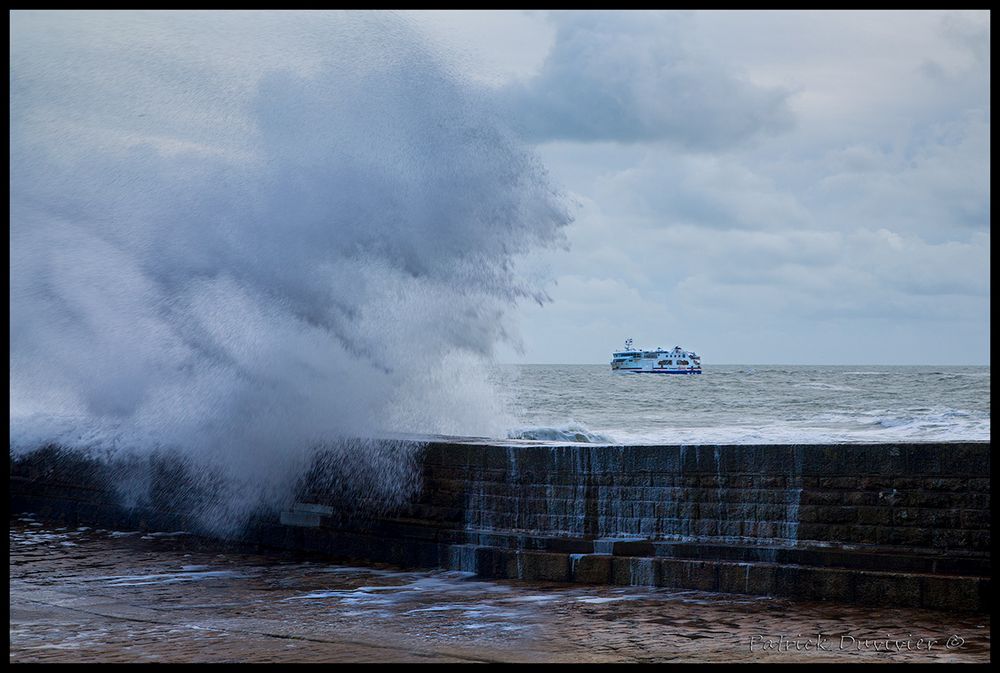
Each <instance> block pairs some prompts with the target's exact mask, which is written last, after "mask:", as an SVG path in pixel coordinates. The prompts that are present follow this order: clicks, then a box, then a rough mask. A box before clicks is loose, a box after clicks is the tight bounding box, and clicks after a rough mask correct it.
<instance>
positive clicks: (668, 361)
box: [664, 360, 674, 365]
mask: <svg viewBox="0 0 1000 673" xmlns="http://www.w3.org/2000/svg"><path fill="white" fill-rule="evenodd" d="M664 362H666V363H667V364H668V365H672V364H674V361H673V360H664Z"/></svg>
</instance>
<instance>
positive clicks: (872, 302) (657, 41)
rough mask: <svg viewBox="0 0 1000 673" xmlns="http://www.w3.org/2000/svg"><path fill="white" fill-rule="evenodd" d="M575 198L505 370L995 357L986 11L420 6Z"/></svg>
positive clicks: (539, 259)
mask: <svg viewBox="0 0 1000 673" xmlns="http://www.w3.org/2000/svg"><path fill="white" fill-rule="evenodd" d="M407 18H408V19H410V20H411V21H412V22H413V24H414V25H415V26H416V27H417V28H418V30H419V31H421V32H423V33H424V34H426V35H427V36H428V39H430V40H431V41H432V42H434V43H435V44H437V45H439V46H440V47H441V48H442V49H443V51H444V53H445V54H446V55H447V56H446V57H447V58H448V59H449V60H450V62H451V63H452V67H453V68H455V70H456V71H458V72H461V73H462V74H463V75H464V76H466V77H468V78H470V79H471V80H473V81H475V82H477V83H478V84H479V85H481V86H482V87H483V88H484V90H485V91H487V92H488V94H487V95H490V96H493V97H495V105H496V107H497V109H498V110H499V111H501V112H502V114H503V115H505V116H506V118H507V119H509V120H510V122H511V123H512V124H513V125H514V127H515V128H516V129H517V130H518V132H519V133H520V134H521V135H522V136H523V137H524V138H526V139H527V140H528V141H529V142H530V143H531V144H532V145H533V146H534V148H535V150H536V151H537V153H538V154H539V155H540V157H541V158H542V160H543V161H544V163H545V165H546V166H547V168H548V170H549V172H550V174H551V177H552V179H553V181H554V182H555V183H556V184H557V185H558V186H559V187H560V188H561V189H562V190H563V191H564V192H565V194H566V196H567V198H569V199H570V200H571V202H572V204H573V212H574V216H575V221H574V223H573V224H572V225H571V226H570V227H569V228H568V229H567V230H566V233H567V239H568V240H567V243H568V247H567V249H565V250H558V251H547V252H545V253H544V254H538V255H535V256H533V257H532V258H531V259H528V260H525V263H524V269H525V270H526V272H529V273H532V274H539V277H548V278H551V279H552V283H551V284H550V285H549V286H548V294H549V296H550V297H551V300H552V301H551V302H548V303H545V304H544V305H541V306H539V305H534V304H527V305H523V306H522V307H521V308H520V309H519V310H518V313H517V315H518V317H519V323H520V332H521V336H522V339H523V351H522V352H520V353H519V352H517V351H516V350H515V349H511V348H504V349H503V350H502V352H501V353H500V354H499V357H500V360H502V361H507V362H526V363H597V362H605V361H607V360H608V358H609V354H610V352H611V351H612V350H613V349H615V348H617V347H618V346H619V345H620V344H621V342H622V341H623V340H624V339H625V337H632V338H634V339H635V340H636V343H638V344H641V345H644V346H649V347H652V346H663V347H671V346H673V345H675V344H681V345H683V346H685V347H689V348H692V349H695V350H697V351H699V352H700V353H702V355H703V358H704V362H705V363H706V364H711V363H786V364H809V363H815V364H820V363H829V364H838V363H870V364H915V363H937V364H988V363H989V345H988V344H989V317H990V316H989V236H990V232H989V217H990V211H989V177H990V155H989V137H990V136H989V132H990V129H989V112H990V110H989V86H990V71H989V55H990V23H989V13H988V12H930V11H914V12H818V11H817V12H774V11H771V12H731V11H709V12H681V13H674V12H666V13H647V12H608V13H593V12H586V13H563V12H554V13H544V12H418V13H412V14H408V15H407Z"/></svg>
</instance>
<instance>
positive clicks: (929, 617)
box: [10, 514, 990, 663]
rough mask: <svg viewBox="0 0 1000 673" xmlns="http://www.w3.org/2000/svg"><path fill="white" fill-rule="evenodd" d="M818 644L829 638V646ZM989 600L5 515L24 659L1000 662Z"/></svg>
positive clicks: (14, 624) (16, 629) (15, 647)
mask: <svg viewBox="0 0 1000 673" xmlns="http://www.w3.org/2000/svg"><path fill="white" fill-rule="evenodd" d="M817 644H818V647H817ZM989 658H990V618H989V615H981V614H980V615H976V614H951V613H942V612H934V611H929V610H915V609H913V610H908V609H877V608H863V607H858V606H845V605H837V604H829V603H808V602H796V601H790V600H787V599H777V598H753V597H747V596H734V595H726V594H708V593H702V592H695V591H671V590H665V589H652V588H645V587H611V586H582V585H568V584H546V583H534V582H532V583H529V582H515V581H506V580H504V581H484V580H478V579H476V578H475V577H473V576H471V575H469V574H468V573H457V572H442V571H402V570H399V569H393V568H388V567H382V566H370V567H348V566H340V565H333V564H330V563H328V562H325V561H323V560H322V559H320V558H318V557H304V556H297V557H292V556H289V555H282V554H278V553H274V554H271V553H268V554H261V553H253V552H247V551H240V550H234V549H232V548H228V547H224V546H222V545H219V544H218V543H207V542H205V541H203V540H199V539H197V538H195V537H193V536H190V535H188V534H186V533H182V532H177V533H167V534H163V533H161V534H155V533H154V534H151V535H146V534H143V533H140V532H131V531H107V530H92V529H89V528H84V527H81V528H63V527H58V526H56V525H53V524H48V523H46V522H43V521H40V520H37V519H36V518H35V517H34V516H33V515H30V514H21V515H17V516H15V517H14V518H13V519H12V520H11V524H10V661H11V662H88V661H101V662H149V661H159V662H461V661H466V662H477V661H482V662H491V661H510V662H662V661H690V662H761V663H766V662H800V663H811V662H858V663H861V662H876V661H881V662H988V661H989Z"/></svg>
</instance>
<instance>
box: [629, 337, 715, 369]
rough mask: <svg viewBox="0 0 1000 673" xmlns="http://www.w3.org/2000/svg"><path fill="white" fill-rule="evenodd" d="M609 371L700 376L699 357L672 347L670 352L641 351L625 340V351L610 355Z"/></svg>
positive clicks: (660, 349)
mask: <svg viewBox="0 0 1000 673" xmlns="http://www.w3.org/2000/svg"><path fill="white" fill-rule="evenodd" d="M611 371H613V372H617V373H623V374H625V373H627V374H701V356H700V355H698V354H697V353H695V352H694V351H688V350H684V349H683V348H681V347H680V346H674V347H673V349H672V350H664V349H662V348H657V349H656V350H651V351H648V350H642V349H640V348H633V347H632V340H631V339H626V340H625V350H623V351H619V352H617V353H613V354H612V360H611Z"/></svg>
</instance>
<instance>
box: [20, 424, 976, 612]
mask: <svg viewBox="0 0 1000 673" xmlns="http://www.w3.org/2000/svg"><path fill="white" fill-rule="evenodd" d="M404 444H405V443H404ZM400 446H402V445H400ZM409 448H410V449H412V452H411V453H408V454H407V455H411V456H412V457H413V459H414V461H415V463H414V464H415V465H416V466H417V468H418V472H419V477H420V478H419V480H414V482H413V483H412V485H411V490H410V491H409V494H408V495H407V497H405V498H404V499H403V500H401V501H400V502H396V503H385V502H382V503H381V504H380V503H378V502H377V501H376V500H372V499H370V500H367V501H366V500H365V498H364V495H363V489H362V490H359V489H356V488H355V489H353V490H345V489H344V488H342V485H343V484H345V483H346V482H345V481H344V475H343V474H342V473H340V472H339V469H340V468H339V467H338V466H339V465H341V464H342V462H341V461H337V460H329V457H330V455H331V454H329V453H323V452H320V453H317V454H316V456H315V460H314V463H313V467H312V469H311V470H310V471H309V472H308V473H307V474H306V475H304V476H303V479H302V480H301V482H300V486H299V490H298V494H297V497H296V499H295V500H294V501H290V502H288V503H287V504H286V506H285V507H284V508H283V509H282V510H281V511H280V512H275V511H261V512H260V513H259V515H258V516H257V517H256V518H255V519H253V521H252V523H251V524H250V525H249V526H248V527H247V528H245V529H244V530H243V531H242V532H241V533H240V537H241V539H243V540H247V541H252V542H255V543H259V544H263V545H270V546H276V547H285V548H294V549H303V550H307V549H308V550H316V551H321V552H324V553H326V554H329V555H331V556H332V557H335V558H345V559H346V558H355V559H359V558H360V559H367V560H371V561H385V562H391V563H396V564H400V565H408V566H422V567H447V568H453V569H459V570H467V571H471V572H476V573H477V574H479V575H481V576H485V577H508V578H522V579H534V580H552V581H576V582H596V583H616V584H646V585H655V586H665V587H674V588H686V589H701V590H706V591H723V592H733V593H746V594H757V595H782V596H793V597H798V598H803V599H817V600H835V601H844V602H858V603H869V604H878V605H900V606H911V607H930V608H935V609H951V610H982V609H985V606H986V600H987V595H988V591H989V585H990V575H991V566H990V551H989V549H990V513H989V506H990V479H989V476H988V475H989V467H990V458H989V448H990V445H989V444H988V443H950V444H948V443H946V444H900V445H854V446H834V445H808V446H791V445H783V446H782V445H778V446H746V445H741V446H579V445H576V446H544V445H538V444H528V443H521V444H514V443H512V444H506V445H497V444H488V443H474V442H466V443H445V442H437V443H430V444H426V445H416V446H412V447H409ZM324 456H325V457H326V460H324ZM141 461H145V462H140V463H137V464H133V465H132V466H131V468H130V469H131V471H132V474H133V475H134V474H135V473H136V471H137V470H138V471H139V472H142V471H144V472H145V474H146V476H147V479H146V481H145V484H146V486H147V489H148V490H147V491H146V492H145V493H144V494H140V495H138V496H137V495H136V494H135V492H134V487H133V493H132V496H131V498H132V499H131V501H130V502H125V501H124V500H123V496H122V488H121V483H120V481H121V479H120V476H121V474H122V466H121V465H118V466H114V465H109V464H107V463H104V462H101V461H98V460H93V459H85V458H83V457H81V455H80V454H79V453H73V452H65V451H60V450H58V449H55V448H49V449H45V450H41V451H36V452H34V453H30V454H27V455H24V456H20V457H18V458H16V459H13V458H12V462H11V498H12V500H11V504H12V511H14V512H17V511H34V512H38V513H41V514H48V515H53V516H63V517H69V518H72V519H75V520H78V521H94V520H103V521H106V522H108V521H110V522H112V523H115V522H117V523H118V524H119V525H144V526H147V527H150V528H157V527H159V528H160V529H165V528H169V529H171V530H174V529H177V528H184V529H186V530H193V531H195V532H199V530H201V532H206V531H204V527H203V523H202V522H203V521H204V511H205V509H206V508H208V509H211V507H212V506H213V497H214V496H213V494H212V492H211V490H210V489H205V488H203V487H198V488H192V484H193V483H202V484H203V483H204V482H194V481H193V480H191V479H190V476H189V475H185V469H186V468H185V466H184V463H183V461H177V460H173V459H171V457H169V456H157V457H153V458H150V457H144V458H143V459H141ZM131 483H133V484H134V483H137V482H135V481H134V479H133V480H132V482H131ZM207 532H211V531H207Z"/></svg>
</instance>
